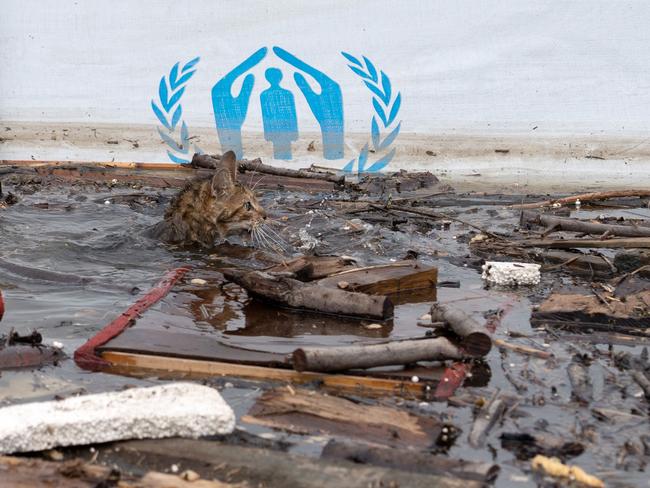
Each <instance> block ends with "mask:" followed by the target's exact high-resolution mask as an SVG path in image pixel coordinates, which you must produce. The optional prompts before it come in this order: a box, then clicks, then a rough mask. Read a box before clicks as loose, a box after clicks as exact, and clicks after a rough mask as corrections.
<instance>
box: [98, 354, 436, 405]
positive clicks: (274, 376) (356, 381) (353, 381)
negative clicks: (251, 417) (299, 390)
mask: <svg viewBox="0 0 650 488" xmlns="http://www.w3.org/2000/svg"><path fill="white" fill-rule="evenodd" d="M101 356H102V359H104V360H105V361H107V362H109V363H110V364H111V366H110V368H109V369H108V370H107V371H108V372H111V373H116V374H127V375H131V376H141V375H152V374H156V375H158V376H161V377H164V378H168V379H185V378H188V377H189V378H206V377H208V378H209V377H214V376H217V377H218V376H232V377H239V378H245V379H248V380H253V381H281V382H289V383H294V384H305V383H318V384H320V385H321V386H322V387H323V388H326V389H329V390H334V391H339V390H340V391H345V392H351V393H354V394H365V395H370V396H385V395H404V394H410V395H413V396H416V397H418V398H423V397H424V396H425V394H426V385H425V384H424V382H419V383H413V382H411V381H400V380H394V379H388V378H373V377H370V376H368V377H366V376H351V375H343V374H336V375H330V374H323V373H310V372H298V371H294V370H291V369H280V368H267V367H262V366H250V365H243V364H233V363H225V362H220V361H204V360H198V359H185V358H175V357H166V356H152V355H148V354H135V353H123V352H115V351H104V352H103V353H102V354H101Z"/></svg>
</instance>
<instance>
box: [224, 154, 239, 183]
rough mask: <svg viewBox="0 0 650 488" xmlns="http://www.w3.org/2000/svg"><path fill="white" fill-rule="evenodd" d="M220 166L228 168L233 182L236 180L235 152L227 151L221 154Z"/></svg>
mask: <svg viewBox="0 0 650 488" xmlns="http://www.w3.org/2000/svg"><path fill="white" fill-rule="evenodd" d="M221 166H222V167H223V168H224V169H226V170H228V172H229V173H230V178H231V179H232V182H233V183H235V182H236V181H237V157H236V156H235V153H234V152H232V151H228V152H227V153H225V154H224V155H223V156H221Z"/></svg>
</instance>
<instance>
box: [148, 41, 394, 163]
mask: <svg viewBox="0 0 650 488" xmlns="http://www.w3.org/2000/svg"><path fill="white" fill-rule="evenodd" d="M268 51H269V50H268V48H266V47H263V48H261V49H259V50H257V51H255V52H254V53H253V54H251V55H250V56H249V57H248V58H246V59H245V60H244V61H243V62H241V63H240V64H239V65H237V66H236V67H235V68H233V69H232V70H230V71H229V72H228V73H227V74H226V75H225V76H223V77H222V78H221V79H220V80H219V81H217V83H216V84H215V85H214V86H213V87H212V93H211V96H212V111H213V113H214V121H215V126H216V129H217V134H218V136H219V142H220V143H221V149H222V151H224V152H225V151H228V150H232V151H234V152H235V154H236V155H237V158H240V159H241V158H242V157H243V156H244V148H243V146H242V126H243V124H244V121H245V119H246V115H247V113H248V108H249V104H250V101H251V94H252V92H253V87H254V86H255V75H254V74H253V73H250V71H251V70H252V69H253V68H254V67H255V66H257V65H258V64H259V63H260V62H261V61H262V60H263V59H264V58H265V57H266V56H267V54H269V52H268ZM273 53H274V55H275V56H276V57H277V59H278V60H279V62H278V65H279V66H280V67H277V66H274V67H270V68H267V69H266V71H265V73H264V77H265V81H260V83H262V84H263V85H262V86H263V88H264V89H263V90H262V91H261V93H260V100H259V103H260V107H261V111H262V122H263V126H264V127H263V128H264V139H265V140H267V141H269V142H270V143H271V144H272V145H273V157H274V158H276V159H283V160H291V159H292V143H293V142H294V141H296V140H298V135H299V131H298V117H297V114H296V103H295V96H296V94H294V93H292V92H291V91H290V90H288V89H287V88H286V87H284V86H283V84H285V83H286V81H283V80H285V74H286V72H283V71H282V68H285V69H288V70H289V72H292V73H293V79H294V81H295V84H296V86H297V87H298V89H299V90H300V96H302V97H304V99H305V101H306V102H307V105H308V106H309V109H310V110H311V113H312V115H313V116H314V118H315V120H316V122H317V123H318V125H319V127H320V133H321V141H322V146H323V157H324V158H325V159H342V158H344V157H345V144H344V136H345V130H344V129H345V126H344V119H343V94H342V91H341V86H340V85H339V83H337V82H336V81H334V80H333V79H332V78H330V77H329V76H328V75H326V74H325V73H323V72H322V71H320V70H318V69H317V68H315V67H313V66H311V65H309V64H307V63H306V62H304V61H303V60H301V59H299V58H298V57H296V56H295V55H294V54H292V53H290V52H288V51H286V50H284V49H282V48H280V47H277V46H276V47H273ZM341 54H342V55H343V57H344V58H345V60H346V61H347V62H348V67H349V68H350V69H351V70H352V72H353V73H354V74H355V75H356V76H357V77H359V78H360V79H361V81H362V82H363V83H364V85H365V86H366V87H367V89H368V91H369V95H370V96H371V100H372V105H371V106H372V112H373V115H372V118H371V121H370V138H369V141H368V143H366V144H365V145H364V146H363V148H361V149H360V151H359V156H358V158H355V159H352V160H351V161H349V162H348V163H347V165H346V166H345V167H344V170H345V171H347V172H359V173H363V172H376V171H380V170H381V169H383V168H385V167H386V166H387V165H388V164H389V163H390V161H391V160H392V159H393V157H394V156H395V148H391V146H392V144H393V142H394V141H395V139H396V138H397V136H398V135H399V132H400V129H401V121H398V120H397V117H398V115H399V110H400V107H401V101H402V97H401V94H400V93H399V92H397V93H393V89H392V86H391V82H390V78H389V77H388V76H387V75H386V73H384V71H381V70H377V68H376V67H375V65H374V64H373V63H372V62H371V61H370V60H369V59H368V58H367V57H366V56H362V57H361V59H359V58H357V57H355V56H352V55H351V54H348V53H344V52H343V53H341ZM199 59H200V58H198V57H197V58H194V59H193V60H191V61H189V62H188V63H186V64H185V65H183V67H182V68H180V67H179V66H180V63H176V64H175V65H174V66H173V67H172V69H171V70H170V72H169V75H168V76H167V77H165V76H163V77H162V79H161V80H160V83H159V88H158V100H152V101H151V107H152V109H153V112H154V114H155V115H156V117H157V118H158V120H159V121H160V123H161V124H162V126H163V127H162V128H161V127H159V128H158V132H159V134H160V137H161V138H162V140H163V141H164V142H165V143H166V144H167V146H168V150H167V154H168V156H169V158H170V160H171V161H173V162H176V163H183V162H188V160H189V157H190V156H191V153H190V150H191V149H193V152H199V153H200V152H201V150H200V148H198V147H197V146H196V145H195V144H192V143H191V142H190V139H191V138H190V137H189V131H188V128H187V125H186V124H185V122H184V121H183V120H182V113H183V110H182V105H181V98H182V96H183V93H184V92H185V87H186V84H187V83H188V82H189V80H190V79H191V77H192V75H193V74H194V73H195V71H196V65H197V64H198V62H199ZM306 76H309V77H310V79H311V80H312V81H313V82H314V84H315V85H317V87H318V90H313V89H312V88H311V86H310V84H309V83H308V81H307V78H306ZM241 77H243V81H242V84H241V89H240V90H239V93H238V94H237V95H233V86H234V85H235V83H236V82H238V80H239V79H240V78H241ZM285 86H286V85H285ZM179 127H180V130H177V129H179ZM371 147H372V149H371ZM371 152H372V153H373V155H374V157H375V158H376V160H375V161H374V162H369V156H370V153H371Z"/></svg>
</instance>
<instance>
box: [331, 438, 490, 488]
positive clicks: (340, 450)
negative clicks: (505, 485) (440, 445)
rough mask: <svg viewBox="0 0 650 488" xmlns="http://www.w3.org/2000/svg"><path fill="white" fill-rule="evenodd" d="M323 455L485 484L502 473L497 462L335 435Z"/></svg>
mask: <svg viewBox="0 0 650 488" xmlns="http://www.w3.org/2000/svg"><path fill="white" fill-rule="evenodd" d="M321 459H332V460H346V461H352V462H354V463H357V464H370V465H373V466H382V467H386V468H393V469H401V470H404V471H411V472H414V473H430V474H439V475H446V476H453V477H455V478H458V479H461V480H474V481H480V482H482V483H486V484H487V483H490V482H492V481H494V480H495V479H496V477H497V475H498V474H499V466H497V465H496V464H491V463H482V462H474V461H465V460H462V459H453V458H449V457H447V456H441V455H435V454H430V453H428V452H414V451H413V450H408V451H405V450H402V449H394V448H389V447H379V446H372V445H368V444H361V443H356V442H349V441H348V442H344V441H339V440H335V439H333V440H331V441H329V442H328V443H327V445H326V446H325V448H324V449H323V451H322V453H321Z"/></svg>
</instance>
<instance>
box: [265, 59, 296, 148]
mask: <svg viewBox="0 0 650 488" xmlns="http://www.w3.org/2000/svg"><path fill="white" fill-rule="evenodd" d="M264 75H265V76H266V79H267V81H268V82H269V84H270V85H271V86H270V87H268V88H267V89H266V90H264V91H263V92H262V93H261V94H260V103H261V104H262V120H263V121H264V139H266V140H267V141H271V142H272V143H273V157H274V158H275V159H291V142H293V141H295V140H297V139H298V118H297V117H296V102H295V100H294V98H293V93H291V92H290V91H289V90H285V89H284V88H282V87H281V86H280V81H281V80H282V71H280V70H279V69H278V68H269V69H267V70H266V72H265V73H264Z"/></svg>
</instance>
